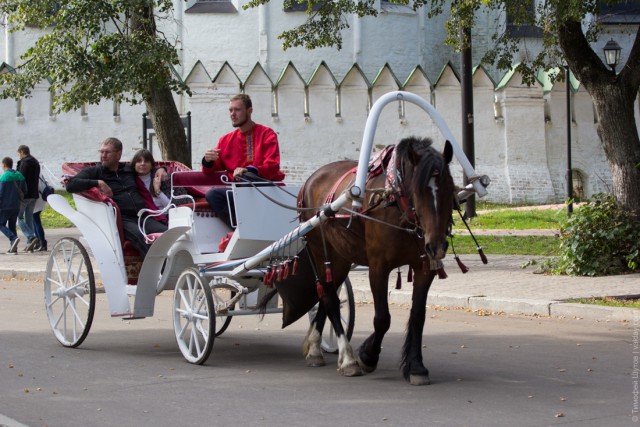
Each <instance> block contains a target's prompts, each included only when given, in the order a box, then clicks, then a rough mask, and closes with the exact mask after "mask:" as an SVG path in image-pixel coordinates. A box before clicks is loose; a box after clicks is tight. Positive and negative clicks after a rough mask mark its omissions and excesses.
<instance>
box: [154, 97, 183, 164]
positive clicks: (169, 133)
mask: <svg viewBox="0 0 640 427" xmlns="http://www.w3.org/2000/svg"><path fill="white" fill-rule="evenodd" d="M145 104H146V106H147V113H149V117H150V119H151V123H153V129H154V130H155V133H156V136H157V138H158V146H159V147H160V152H161V153H162V158H163V159H164V160H176V161H178V162H181V163H184V164H185V165H187V166H189V167H191V152H190V151H189V146H188V143H187V136H186V134H185V129H184V127H183V126H182V120H181V119H180V114H179V113H178V107H177V106H176V103H175V100H174V99H173V93H172V92H171V90H170V89H169V88H167V87H158V86H155V85H149V96H148V97H147V99H146V100H145Z"/></svg>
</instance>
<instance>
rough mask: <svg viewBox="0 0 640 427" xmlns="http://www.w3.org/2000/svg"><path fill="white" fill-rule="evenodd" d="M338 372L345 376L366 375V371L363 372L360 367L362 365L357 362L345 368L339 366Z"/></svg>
mask: <svg viewBox="0 0 640 427" xmlns="http://www.w3.org/2000/svg"><path fill="white" fill-rule="evenodd" d="M338 372H340V374H341V375H342V376H343V377H361V376H362V375H364V372H362V369H360V366H358V364H356V363H354V364H353V365H349V366H345V367H344V368H339V369H338Z"/></svg>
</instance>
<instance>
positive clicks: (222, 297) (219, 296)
mask: <svg viewBox="0 0 640 427" xmlns="http://www.w3.org/2000/svg"><path fill="white" fill-rule="evenodd" d="M211 294H212V297H213V304H214V307H217V306H219V305H222V304H224V303H225V302H227V301H229V300H230V299H232V298H233V297H234V296H235V295H236V292H235V291H232V290H231V289H227V288H215V287H214V288H213V289H211ZM234 308H235V304H234V305H232V306H231V307H229V310H233V309H234ZM216 313H217V315H216V317H217V319H216V332H215V334H216V337H219V336H220V335H222V334H223V333H224V331H226V330H227V328H228V327H229V323H231V318H232V317H233V316H229V315H228V314H227V312H219V311H218V310H216Z"/></svg>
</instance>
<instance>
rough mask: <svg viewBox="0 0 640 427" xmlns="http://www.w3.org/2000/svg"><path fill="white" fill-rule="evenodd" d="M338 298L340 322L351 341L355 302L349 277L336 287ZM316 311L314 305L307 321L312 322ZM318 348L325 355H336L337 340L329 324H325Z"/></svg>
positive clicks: (354, 318)
mask: <svg viewBox="0 0 640 427" xmlns="http://www.w3.org/2000/svg"><path fill="white" fill-rule="evenodd" d="M338 298H339V299H340V321H341V322H342V327H343V328H344V332H345V334H346V336H347V339H348V340H351V336H352V335H353V327H354V325H355V322H356V302H355V298H354V296H353V287H352V286H351V280H349V277H347V278H345V279H344V282H342V285H340V286H339V287H338ZM317 311H318V305H317V304H316V306H315V307H313V308H312V309H311V310H310V311H309V320H311V321H313V319H314V318H315V316H316V313H317ZM320 347H321V348H322V350H323V351H324V352H326V353H338V339H337V337H336V333H335V330H334V329H333V326H331V323H330V322H327V325H326V327H325V328H324V331H323V332H322V341H321V344H320Z"/></svg>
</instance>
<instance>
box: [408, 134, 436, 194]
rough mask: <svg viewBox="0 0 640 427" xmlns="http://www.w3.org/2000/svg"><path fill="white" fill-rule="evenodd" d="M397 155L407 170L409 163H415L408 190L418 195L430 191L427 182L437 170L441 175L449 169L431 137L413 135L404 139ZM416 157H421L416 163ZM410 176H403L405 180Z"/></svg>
mask: <svg viewBox="0 0 640 427" xmlns="http://www.w3.org/2000/svg"><path fill="white" fill-rule="evenodd" d="M396 156H397V159H398V160H399V164H403V165H404V166H403V169H405V170H406V168H407V165H413V169H414V171H413V177H412V178H411V179H410V186H409V188H407V189H406V190H407V191H410V192H411V193H415V194H416V195H417V196H418V197H423V196H425V195H426V193H427V192H428V191H430V190H428V187H427V185H426V184H427V182H428V181H429V179H430V178H431V176H432V175H433V173H434V171H435V170H438V171H439V172H440V174H441V176H443V175H444V173H445V170H446V171H448V167H447V164H446V163H445V160H444V157H443V156H442V154H441V153H440V152H439V151H437V150H436V149H435V148H434V147H433V141H432V140H431V139H430V138H418V137H415V136H411V137H408V138H404V139H402V140H401V141H400V142H399V143H398V145H397V147H396ZM416 157H419V161H418V162H417V164H414V162H415V161H416V160H415V158H416ZM412 158H413V159H412ZM409 178H410V177H409V176H406V177H405V176H403V180H405V182H407V181H408V180H409Z"/></svg>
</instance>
